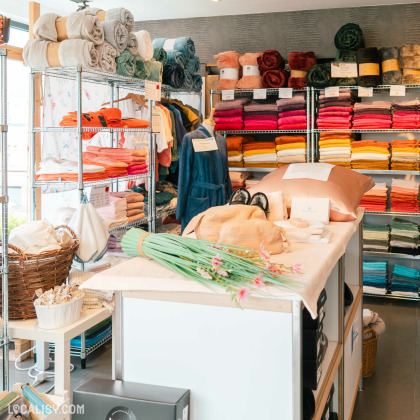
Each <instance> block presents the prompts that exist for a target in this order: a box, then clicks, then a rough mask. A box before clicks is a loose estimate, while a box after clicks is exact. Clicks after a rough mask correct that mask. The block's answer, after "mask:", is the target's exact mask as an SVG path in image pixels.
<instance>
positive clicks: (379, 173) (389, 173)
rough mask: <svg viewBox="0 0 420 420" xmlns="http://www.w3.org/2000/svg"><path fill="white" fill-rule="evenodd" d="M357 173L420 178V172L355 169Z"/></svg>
mask: <svg viewBox="0 0 420 420" xmlns="http://www.w3.org/2000/svg"><path fill="white" fill-rule="evenodd" d="M353 171H355V172H359V173H361V174H364V175H414V176H420V171H396V170H392V169H388V170H381V169H353Z"/></svg>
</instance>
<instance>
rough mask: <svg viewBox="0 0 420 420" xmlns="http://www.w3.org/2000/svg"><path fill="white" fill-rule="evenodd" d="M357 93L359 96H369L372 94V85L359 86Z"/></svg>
mask: <svg viewBox="0 0 420 420" xmlns="http://www.w3.org/2000/svg"><path fill="white" fill-rule="evenodd" d="M357 94H358V95H359V98H369V97H371V96H373V87H363V86H359V88H358V90H357Z"/></svg>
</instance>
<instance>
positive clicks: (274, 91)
mask: <svg viewBox="0 0 420 420" xmlns="http://www.w3.org/2000/svg"><path fill="white" fill-rule="evenodd" d="M284 88H287V86H285V87H284ZM284 88H283V89H284ZM280 89H282V88H280ZM232 90H233V92H234V94H235V96H236V95H238V96H239V95H252V94H253V93H254V90H255V89H232ZM262 90H265V91H266V93H267V95H278V94H279V88H266V89H264V88H263V89H262ZM292 91H293V93H299V92H309V88H303V89H293V90H292ZM222 93H223V90H221V89H214V90H210V95H212V94H213V95H221V94H222Z"/></svg>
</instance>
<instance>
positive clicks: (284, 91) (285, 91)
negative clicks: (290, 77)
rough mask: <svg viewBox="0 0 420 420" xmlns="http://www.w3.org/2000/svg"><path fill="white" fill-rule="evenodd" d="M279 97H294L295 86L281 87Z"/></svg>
mask: <svg viewBox="0 0 420 420" xmlns="http://www.w3.org/2000/svg"><path fill="white" fill-rule="evenodd" d="M279 98H282V99H290V98H293V88H279Z"/></svg>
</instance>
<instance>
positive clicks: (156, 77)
mask: <svg viewBox="0 0 420 420" xmlns="http://www.w3.org/2000/svg"><path fill="white" fill-rule="evenodd" d="M144 67H145V69H146V73H147V74H148V76H147V80H152V81H153V82H162V73H163V65H162V63H161V62H160V61H157V60H155V59H154V58H152V59H151V60H150V61H145V62H144Z"/></svg>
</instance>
